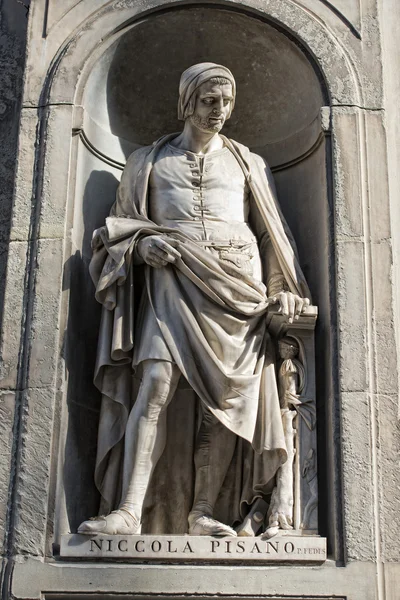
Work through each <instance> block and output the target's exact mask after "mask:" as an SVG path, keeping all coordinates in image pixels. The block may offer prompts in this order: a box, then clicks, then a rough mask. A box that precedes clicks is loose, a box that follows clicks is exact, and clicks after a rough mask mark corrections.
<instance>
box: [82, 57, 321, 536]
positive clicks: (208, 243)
mask: <svg viewBox="0 0 400 600" xmlns="http://www.w3.org/2000/svg"><path fill="white" fill-rule="evenodd" d="M235 97H236V84H235V80H234V77H233V75H232V73H231V71H230V70H229V69H227V68H226V67H224V66H221V65H217V64H214V63H201V64H197V65H194V66H192V67H190V68H188V69H187V70H186V71H185V72H184V73H183V74H182V76H181V80H180V86H179V103H178V116H179V118H180V119H181V120H183V121H184V128H183V131H182V132H181V133H179V134H177V133H175V134H170V135H166V136H163V137H162V138H160V139H159V140H158V141H157V142H155V143H154V144H153V145H152V146H149V147H144V148H140V149H139V150H136V151H135V152H134V153H133V154H132V155H131V156H130V157H129V159H128V161H127V165H126V167H125V170H124V172H123V175H122V179H121V183H120V186H119V189H118V194H117V200H116V202H115V204H114V205H113V208H112V210H111V213H110V216H109V217H108V218H107V220H106V224H105V226H104V227H102V228H100V229H99V230H96V231H95V232H94V236H93V244H92V246H93V258H92V262H91V267H90V272H91V276H92V278H93V281H94V282H95V285H96V299H97V300H98V301H99V302H100V303H101V304H102V306H103V308H102V321H101V326H100V332H99V345H98V353H97V364H96V373H95V384H96V386H97V387H98V388H99V389H100V391H101V392H102V395H103V399H102V408H101V415H100V425H99V434H98V455H97V465H96V474H95V478H96V484H97V486H98V488H99V490H100V493H101V495H102V497H103V500H105V502H104V504H103V506H106V507H107V510H106V512H108V514H105V515H102V516H99V517H95V518H92V519H90V520H88V521H85V522H83V523H82V524H81V525H80V527H79V530H78V532H79V533H83V534H91V535H92V534H97V533H99V534H107V535H113V534H134V533H137V532H139V531H140V526H141V519H142V512H143V503H144V501H145V496H146V492H147V491H148V488H149V485H150V481H151V476H152V473H153V471H154V468H155V466H156V464H157V462H158V461H159V459H160V457H161V455H162V453H163V449H164V446H165V437H166V418H165V415H166V408H167V406H168V404H169V403H170V402H171V400H172V399H173V397H174V394H175V392H176V390H177V388H178V384H179V380H180V379H182V378H184V380H186V382H187V383H188V384H189V386H190V387H191V389H192V390H194V392H195V394H196V395H197V397H198V399H199V402H200V405H201V408H202V419H201V422H200V423H199V426H198V430H197V441H196V449H195V453H194V457H193V460H194V465H195V481H194V484H193V504H192V509H191V511H190V513H189V515H187V522H188V530H187V531H188V533H189V534H192V535H213V536H236V535H237V534H238V527H236V529H235V528H234V525H235V522H234V520H235V519H234V518H233V517H232V518H231V517H228V516H226V517H225V518H221V519H220V520H219V519H217V518H216V515H215V505H216V503H217V500H218V496H219V494H220V491H221V489H222V488H223V486H224V481H225V479H226V476H227V473H228V470H229V468H230V465H231V463H232V460H233V458H234V456H235V453H237V449H238V443H237V441H238V440H239V441H240V442H241V443H242V444H241V455H240V460H239V461H237V462H236V464H237V465H240V469H237V470H236V471H235V473H236V474H237V475H236V484H235V489H234V490H233V489H232V490H231V493H230V494H228V496H229V497H230V498H231V499H232V500H231V501H232V502H233V503H234V504H235V507H234V512H235V511H236V513H237V514H239V518H245V516H246V514H247V513H249V510H250V509H251V506H252V505H253V504H254V503H255V502H257V501H258V502H260V500H261V499H262V497H263V493H264V491H265V490H267V489H269V491H270V492H271V491H272V488H271V485H272V487H273V485H274V479H275V476H276V474H277V472H278V470H279V469H280V467H281V466H282V465H283V464H284V463H285V461H286V460H287V458H288V450H287V443H286V440H285V435H286V437H287V433H285V431H284V426H283V423H282V416H281V406H280V401H279V394H278V385H277V378H276V372H275V361H274V343H273V340H272V339H271V336H270V334H269V332H268V330H267V326H266V313H267V311H268V307H269V306H271V305H272V304H277V303H278V304H279V307H280V310H281V312H282V314H283V315H285V316H286V318H287V319H288V321H289V322H293V320H295V319H298V317H299V315H300V314H301V313H302V311H304V310H305V308H306V307H307V306H308V305H309V304H310V299H311V297H310V292H309V289H308V286H307V283H306V281H305V279H304V276H303V274H302V271H301V268H300V266H299V262H298V258H297V253H296V246H295V243H294V240H293V238H292V235H291V233H290V231H289V229H288V226H287V224H286V222H285V220H284V218H283V216H282V214H281V212H280V209H279V206H278V204H277V200H276V193H275V187H274V183H273V180H272V177H271V173H270V170H269V168H268V166H267V165H266V163H265V162H264V160H263V159H262V158H261V157H259V156H257V155H255V154H252V153H251V152H250V151H249V150H248V148H246V147H245V146H243V145H241V144H239V143H237V142H235V141H233V140H230V139H227V138H226V137H224V136H223V135H221V134H220V131H221V129H222V127H223V125H224V123H225V121H226V120H227V119H229V117H230V116H231V113H232V110H233V108H234V105H235ZM139 273H142V274H143V273H144V285H143V284H140V281H139ZM140 285H142V288H141V289H143V292H142V296H141V300H140V303H139V307H138V308H136V307H135V306H134V303H135V289H137V288H138V287H140ZM132 370H134V371H136V372H137V373H140V374H141V384H140V387H139V389H138V391H137V393H136V395H135V397H133V393H132ZM285 412H288V410H287V408H286V411H285ZM289 412H290V411H289ZM236 458H237V457H236ZM278 492H279V490H278ZM263 502H264V501H263ZM264 504H265V502H264ZM289 504H290V502H289V503H288V502H287V498H283V497H282V498H281V497H279V493H278V497H276V493H275V497H274V519H275V521H276V522H277V523H278V524H279V523H284V524H285V523H286V524H287V525H288V526H290V519H291V515H286V516H285V514H286V513H285V511H286V508H285V507H286V506H287V505H289ZM259 505H260V504H259ZM282 507H283V508H282ZM170 510H171V511H174V510H178V508H177V507H176V506H171V507H170ZM289 510H290V507H289ZM282 511H283V513H285V514H283V516H282V515H281V514H280V513H281V512H282ZM226 514H228V513H226ZM254 514H255V520H257V519H259V520H260V519H262V516H260V514H261V513H260V512H259V511H256V512H255V513H254ZM228 519H230V522H227V520H228ZM275 521H274V523H275ZM249 530H251V527H250V529H249ZM170 533H174V532H173V531H171V532H170ZM239 534H240V533H239ZM244 535H247V533H244Z"/></svg>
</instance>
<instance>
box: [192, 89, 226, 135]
mask: <svg viewBox="0 0 400 600" xmlns="http://www.w3.org/2000/svg"><path fill="white" fill-rule="evenodd" d="M232 100H233V95H232V85H231V84H230V83H225V84H219V83H213V82H212V81H205V82H204V83H203V84H202V85H201V86H199V89H198V90H197V93H196V102H195V107H194V113H193V114H192V115H191V116H190V117H189V119H190V120H191V122H192V123H193V125H194V126H195V127H197V129H200V131H203V132H205V133H218V132H219V131H221V129H222V127H223V125H224V123H225V121H226V118H227V116H228V115H229V112H230V108H231V102H232Z"/></svg>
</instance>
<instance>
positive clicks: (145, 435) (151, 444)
mask: <svg viewBox="0 0 400 600" xmlns="http://www.w3.org/2000/svg"><path fill="white" fill-rule="evenodd" d="M179 377H180V371H179V369H178V367H177V366H176V365H175V364H173V363H171V362H168V361H161V360H146V361H144V362H143V377H142V382H141V385H140V388H139V392H138V395H137V398H136V402H135V404H134V405H133V408H132V410H131V413H130V415H129V419H128V423H127V426H126V430H125V456H124V474H123V492H122V502H121V504H120V506H119V508H118V510H115V511H112V512H111V513H110V514H109V515H107V516H106V517H99V518H96V519H92V520H90V521H84V523H82V524H81V525H80V527H79V529H78V532H79V533H85V534H96V533H101V534H107V535H118V534H132V533H136V532H137V531H138V529H139V526H140V519H141V515H142V507H143V502H144V497H145V495H146V491H147V488H148V485H149V482H150V478H151V475H152V473H153V470H154V467H155V466H156V464H157V462H158V460H159V458H160V456H161V454H162V452H163V450H164V446H165V409H166V408H167V406H168V404H169V402H170V401H171V399H172V397H173V395H174V393H175V390H176V388H177V385H178V381H179Z"/></svg>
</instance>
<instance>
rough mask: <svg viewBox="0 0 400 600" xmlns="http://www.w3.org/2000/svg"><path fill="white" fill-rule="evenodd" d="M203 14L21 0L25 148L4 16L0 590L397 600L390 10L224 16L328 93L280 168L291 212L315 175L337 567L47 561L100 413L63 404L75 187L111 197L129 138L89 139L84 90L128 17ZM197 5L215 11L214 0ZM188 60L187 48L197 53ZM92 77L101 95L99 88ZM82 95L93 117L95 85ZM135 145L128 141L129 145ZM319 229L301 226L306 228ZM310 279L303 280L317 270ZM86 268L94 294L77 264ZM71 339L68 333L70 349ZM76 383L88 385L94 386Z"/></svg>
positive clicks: (327, 459)
mask: <svg viewBox="0 0 400 600" xmlns="http://www.w3.org/2000/svg"><path fill="white" fill-rule="evenodd" d="M24 3H25V4H26V3H27V2H26V0H24ZM196 4H197V3H196V2H191V3H189V8H188V7H187V6H186V3H184V2H177V3H175V4H174V6H172V3H170V2H169V0H143V1H142V0H140V1H137V0H135V1H134V0H132V1H129V0H119V1H114V2H108V1H106V0H81V1H77V0H66V1H65V2H57V1H55V0H37V1H36V2H35V3H32V6H31V8H30V11H29V31H28V37H27V44H26V47H27V66H26V70H25V81H24V90H23V109H22V118H21V123H20V128H19V137H18V138H17V131H18V121H19V111H20V106H21V104H20V102H21V94H22V72H23V61H24V52H25V35H26V23H27V21H26V19H25V14H26V12H27V9H26V8H25V7H24V6H23V3H20V2H17V0H15V2H12V1H11V0H8V1H6V0H4V1H3V3H2V5H1V11H2V12H1V17H2V21H1V27H2V37H1V38H0V39H1V43H2V44H3V43H4V44H5V47H4V50H3V56H4V57H5V61H4V62H5V65H4V66H3V67H2V75H3V74H5V84H4V85H2V86H1V91H0V94H1V95H2V96H1V102H2V103H4V106H5V109H4V110H5V112H4V113H3V118H1V120H0V132H1V136H2V142H3V146H4V145H5V147H6V149H7V151H6V153H5V159H4V162H3V163H2V164H1V165H0V168H1V169H2V176H3V177H2V178H4V182H5V183H3V184H2V188H1V190H0V194H1V206H2V208H1V210H2V213H1V225H2V229H1V232H0V235H1V239H0V251H1V257H4V261H3V262H4V264H6V263H7V278H6V280H5V277H4V276H3V277H2V278H1V282H3V285H2V287H0V302H1V305H2V306H4V310H3V330H2V339H1V348H0V351H1V363H0V367H1V384H0V401H1V403H2V405H1V415H2V419H1V425H0V427H1V430H2V439H4V440H6V444H5V450H4V452H2V454H1V457H0V500H1V507H0V534H1V539H2V540H3V539H5V542H6V543H5V554H6V560H5V562H4V566H5V567H6V568H5V569H4V570H3V580H4V593H5V597H8V595H10V594H11V595H12V596H13V597H15V598H20V599H21V600H22V599H27V598H40V597H43V596H45V597H49V598H61V596H62V597H64V598H66V597H69V596H70V595H72V594H76V595H79V597H81V598H84V597H86V596H88V595H93V594H95V595H96V596H100V595H101V596H109V597H110V598H111V597H112V595H113V594H125V595H127V596H129V597H136V598H140V597H146V598H147V597H152V595H159V594H164V595H165V594H166V595H171V596H174V597H177V596H178V597H179V596H180V595H189V596H190V595H193V596H195V595H197V596H199V595H200V596H201V597H203V596H205V597H206V596H210V595H217V594H223V595H225V596H226V597H246V598H249V597H252V596H253V597H259V596H266V597H268V596H269V597H286V598H289V597H299V596H301V597H304V598H307V597H321V598H322V597H323V598H330V597H332V596H335V597H339V598H348V599H349V600H394V599H395V598H396V597H397V596H396V590H397V588H398V584H399V578H400V568H399V558H400V556H399V544H398V541H397V532H398V530H399V525H400V523H399V514H400V510H399V509H400V497H399V492H398V489H399V475H398V459H399V449H400V432H399V425H398V423H399V421H398V418H399V404H398V372H399V369H398V355H397V346H398V345H397V343H396V341H397V337H396V336H397V333H398V332H397V329H398V323H399V319H398V311H397V309H398V306H396V304H395V301H396V297H397V292H396V290H397V288H398V285H397V282H398V272H397V271H398V266H397V254H398V248H399V247H400V242H399V240H400V236H399V233H398V226H397V225H398V198H397V195H398V194H397V192H398V188H399V178H398V175H397V170H398V169H397V164H398V161H397V158H398V143H397V129H398V127H397V124H398V118H397V117H398V116H399V115H398V102H397V96H398V85H399V84H398V72H399V69H398V66H399V65H398V59H399V56H398V49H397V42H396V40H395V32H396V27H398V26H400V15H399V14H398V13H399V11H398V9H397V7H396V1H395V0H379V1H378V0H332V1H331V2H327V1H325V0H323V1H322V0H298V1H297V2H291V1H289V0H280V1H279V2H276V1H275V0H226V1H225V2H224V3H223V8H224V10H234V11H240V12H242V13H243V15H245V17H244V16H243V19H244V20H245V18H246V19H250V18H252V19H256V20H257V23H258V24H259V23H261V22H263V21H266V22H267V23H268V27H271V28H275V29H274V31H277V32H279V35H282V36H288V38H287V39H288V40H289V41H288V46H289V45H290V44H294V45H295V46H296V48H297V49H300V50H299V52H300V53H301V55H302V57H304V60H305V61H309V65H312V68H313V69H314V70H315V74H316V75H315V76H316V79H317V80H319V81H320V83H321V90H322V89H325V90H326V93H325V97H324V94H323V93H322V92H321V98H322V99H323V101H322V100H321V101H320V105H319V106H318V108H320V107H321V106H322V105H323V104H324V105H325V106H323V111H322V112H321V113H319V115H320V116H319V119H320V120H319V121H318V128H319V129H318V131H319V133H320V134H321V135H322V136H323V138H324V146H318V149H317V148H315V151H314V150H313V151H312V152H310V153H309V155H307V156H306V155H304V157H303V159H304V160H303V159H302V160H303V162H301V161H299V162H298V164H297V166H296V167H295V168H293V169H292V170H291V171H290V174H287V175H285V173H284V172H283V170H282V171H279V172H277V173H276V179H277V183H278V186H279V188H280V191H281V194H282V197H283V204H284V205H285V203H286V210H289V208H290V202H289V199H290V187H291V185H294V183H295V182H296V185H297V188H296V190H297V191H296V193H297V194H298V196H297V197H298V198H299V201H300V200H301V201H302V202H303V200H304V201H308V200H307V198H308V199H310V198H311V200H309V201H310V203H311V202H312V198H313V197H314V196H315V195H316V194H317V193H318V185H317V184H318V182H320V190H321V196H320V198H319V200H320V201H321V203H320V205H319V206H320V212H319V213H318V215H320V223H321V229H320V230H319V236H320V237H319V242H318V243H319V246H318V252H321V253H323V255H324V261H325V262H324V267H323V269H322V267H321V273H320V275H318V277H317V279H316V281H318V283H317V284H316V289H317V294H318V298H319V302H320V303H321V304H323V305H324V307H325V308H324V310H325V316H324V318H323V319H322V320H321V321H320V323H319V329H318V331H317V349H318V347H319V348H322V351H321V352H319V353H318V352H317V368H318V365H319V368H320V374H319V380H318V373H317V389H318V394H319V398H318V403H319V418H320V421H319V422H320V430H319V456H320V465H319V469H320V501H321V506H322V507H323V510H324V514H323V517H322V529H323V533H324V534H325V535H326V536H327V538H328V548H329V560H328V561H327V562H326V563H325V564H324V565H321V566H314V567H302V568H299V567H296V568H294V567H290V566H280V567H278V568H276V567H273V568H272V567H268V566H254V565H246V566H245V567H244V566H238V565H235V566H225V565H214V566H212V567H211V566H205V565H190V566H189V565H184V564H179V565H174V566H171V565H166V564H121V563H113V564H107V565H106V564H105V563H93V562H80V563H77V562H63V561H62V560H60V558H59V556H58V554H57V540H58V539H59V535H60V534H61V533H64V532H66V531H68V527H69V521H68V517H69V516H70V515H69V514H68V507H67V506H66V504H67V503H66V490H69V493H70V492H71V490H72V491H74V489H76V490H77V494H82V493H83V491H82V490H83V483H82V481H83V480H84V479H85V478H87V477H89V473H90V470H91V469H90V468H89V467H90V464H91V463H90V460H91V459H90V457H89V458H88V462H87V463H85V464H86V467H84V468H83V473H84V474H83V475H80V476H79V477H80V482H79V485H78V483H76V487H75V488H74V473H75V472H76V470H75V468H74V469H73V468H72V466H71V465H74V464H83V463H82V458H81V455H82V454H83V452H82V448H83V449H84V440H85V439H86V438H85V431H87V430H85V428H84V422H83V421H85V420H86V419H89V417H88V415H90V414H91V413H93V414H96V407H95V402H96V398H95V397H93V398H91V399H90V401H88V402H87V403H86V404H85V402H83V403H82V402H75V403H74V406H73V408H72V409H71V404H70V403H69V402H68V399H69V396H68V394H71V390H72V389H75V388H76V389H79V387H80V384H81V381H83V379H79V377H80V374H79V365H77V364H76V361H75V363H74V361H72V360H70V359H69V358H68V355H66V353H65V339H66V333H65V332H66V331H67V330H68V328H69V333H70V335H71V327H72V326H71V323H73V324H74V325H73V327H76V330H73V332H76V331H79V328H81V327H83V326H85V322H86V321H85V319H83V320H79V318H77V317H76V315H77V313H76V309H74V306H75V305H74V302H76V298H74V297H73V296H72V295H71V290H70V289H69V287H68V285H67V282H68V281H69V279H68V278H69V277H70V274H71V269H72V270H73V269H74V268H75V266H76V261H75V262H74V260H72V258H71V257H74V256H76V251H77V250H78V249H81V248H82V247H83V243H82V240H81V238H82V236H81V237H79V236H80V233H79V232H80V231H81V230H80V227H81V224H82V214H81V213H82V210H84V208H82V206H83V207H84V206H85V204H84V202H85V199H84V192H83V190H85V189H87V188H86V185H87V184H88V181H89V182H90V181H93V177H92V180H90V178H89V175H90V174H89V173H88V171H87V169H88V168H89V167H90V173H95V171H96V169H100V168H101V169H102V170H103V171H104V172H106V174H107V177H104V176H103V179H102V181H106V182H107V185H105V186H103V187H104V190H111V189H112V188H113V187H115V181H116V179H117V178H118V173H119V172H120V165H119V166H118V162H119V161H121V160H124V152H123V150H124V147H123V143H121V147H118V143H119V140H120V137H121V131H115V130H114V132H113V127H114V128H115V127H117V129H118V126H119V125H118V123H117V124H116V125H115V122H114V124H113V123H111V124H110V123H108V125H107V126H108V129H107V128H104V127H103V129H102V131H100V132H99V129H98V127H97V125H98V124H99V122H100V121H101V119H102V117H101V115H100V116H99V113H96V111H95V110H94V109H93V111H92V112H91V111H90V110H88V106H87V104H85V103H87V98H88V95H87V90H88V89H89V87H90V85H89V84H90V81H92V82H93V75H92V74H93V73H95V72H96V69H97V72H99V73H100V74H101V73H102V71H101V69H103V68H105V67H104V65H106V64H108V63H107V61H106V60H104V61H103V62H102V57H103V58H104V57H105V56H106V53H107V52H108V51H109V49H112V48H113V47H114V46H113V44H117V42H118V41H121V40H122V39H123V36H124V35H125V34H126V33H127V32H129V31H131V30H132V29H131V28H132V27H133V26H135V23H136V22H139V20H140V19H144V21H146V19H147V20H148V22H149V23H150V26H152V25H151V23H152V21H151V18H152V17H151V14H152V13H154V14H156V13H157V11H159V10H165V11H166V10H167V9H168V10H169V9H171V10H172V8H173V9H174V10H177V8H179V6H183V5H185V7H186V8H185V9H186V10H190V7H192V8H196V7H195V6H194V5H196ZM205 4H206V6H207V10H209V9H210V10H211V9H212V7H213V2H212V1H211V0H210V1H209V2H206V3H205ZM197 8H199V7H197ZM219 8H220V7H219ZM201 10H204V7H203V6H202V8H201ZM198 14H199V13H197V17H196V18H197V19H198ZM227 14H228V13H227ZM235 14H236V13H235ZM171 15H172V13H170V12H165V13H164V16H162V17H161V19H160V21H159V22H160V23H162V22H163V20H164V22H167V21H168V19H170V18H171ZM240 18H242V16H241V17H240ZM199 27H200V25H199V24H197V29H198V28H199ZM257 27H260V31H261V30H262V27H261V25H257ZM274 35H275V34H274ZM124 39H125V40H126V39H128V38H126V37H125V38H124ZM277 39H280V38H279V36H277ZM289 42H290V43H289ZM143 43H145V41H144V42H143ZM120 47H121V46H120ZM283 47H284V46H283ZM161 50H162V48H161ZM195 50H196V49H195V45H194V50H193V52H194V54H195ZM296 51H297V50H296ZM110 52H111V50H110ZM178 59H179V56H178V58H177V60H178ZM91 77H92V79H91ZM96 81H97V83H96V85H100V84H101V81H102V78H101V77H99V78H98V79H97V80H96ZM88 82H89V84H88ZM99 82H100V83H99ZM93 90H94V92H93V94H94V96H93V98H95V100H96V99H99V107H100V108H101V103H100V95H97V94H98V93H99V88H96V86H94V87H93ZM93 90H92V91H93ZM103 91H104V90H103ZM100 92H101V93H103V92H102V90H100ZM85 94H86V95H85ZM3 95H4V99H3ZM2 105H3V104H2ZM82 107H83V108H82ZM0 112H1V106H0ZM88 116H89V117H90V119H91V121H90V119H88ZM96 120H97V121H96ZM92 121H96V123H95V124H94V125H93V123H92ZM90 123H91V124H90ZM100 124H101V125H102V126H104V123H100ZM89 125H90V127H89ZM88 132H94V133H93V137H92V138H91V140H89V141H91V149H88V144H87V139H86V140H85V136H84V135H83V134H87V133H88ZM100 134H101V135H100ZM111 134H115V135H114V137H113V138H112V136H111ZM310 135H311V133H310ZM102 136H103V137H102ZM86 137H87V136H86ZM17 139H18V141H19V146H18V151H17ZM307 139H311V138H307ZM128 141H130V143H137V142H138V140H136V139H133V137H132V139H131V140H128ZM140 141H141V140H139V143H140ZM146 141H147V140H146ZM84 142H85V143H86V146H85V144H84ZM105 142H106V143H105ZM111 142H112V143H111ZM125 142H126V140H125ZM304 143H305V142H304ZM96 144H97V146H96ZM112 144H114V145H112ZM93 146H96V147H97V150H99V149H102V148H104V147H107V148H113V150H112V152H111V150H110V156H106V157H105V158H106V159H107V160H108V163H107V164H108V167H107V168H106V167H105V166H102V165H103V164H106V161H105V160H104V153H102V152H99V151H97V154H96V152H94V150H93ZM292 146H293V145H292ZM96 147H95V150H96ZM114 148H117V150H116V151H115V152H114ZM322 148H323V150H322ZM121 149H122V151H121ZM85 152H86V153H87V154H85ZM118 152H119V153H118ZM276 152H278V150H276ZM279 152H281V154H282V152H283V154H284V152H285V149H284V148H283V149H282V147H280V149H279ZM276 155H277V154H275V156H276ZM82 157H84V158H82ZM121 157H122V158H121ZM14 165H16V169H15V168H14ZM90 165H91V166H90ZM99 165H100V166H99ZM278 166H279V165H278ZM287 168H288V169H289V168H292V165H287ZM80 169H81V170H80ZM3 171H4V175H3ZM82 173H83V175H82ZM88 178H89V179H88ZM318 178H319V179H318ZM305 182H306V185H305ZM14 185H15V190H14V196H13V195H12V194H13V192H12V189H13V187H14ZM301 185H303V188H302V189H300V188H301ZM316 186H317V187H316ZM322 186H324V189H323V190H322ZM316 190H317V191H316ZM89 191H90V190H89ZM12 198H13V202H14V204H13V206H12ZM285 198H286V200H285ZM86 202H87V198H86ZM86 205H87V204H86ZM310 206H312V204H310ZM84 216H87V213H86V211H85V215H84ZM313 217H315V214H314V215H313ZM303 218H304V216H303ZM315 219H316V220H315V222H314V221H313V228H316V227H317V226H318V218H316V217H315ZM293 226H294V228H296V223H295V221H294V222H293ZM297 233H298V235H300V237H301V232H297ZM306 243H310V244H311V242H310V240H304V244H306ZM310 247H312V245H311V246H310ZM304 262H305V259H304ZM321 262H322V261H321ZM0 264H3V263H0ZM74 265H75V266H74ZM311 266H312V268H313V272H314V271H315V269H316V267H315V266H313V265H311ZM3 271H4V270H3ZM72 272H73V273H75V272H74V271H72ZM80 273H81V275H82V276H83V277H84V279H85V281H86V276H85V270H84V269H82V271H80ZM4 282H5V283H4ZM2 290H3V291H2ZM85 293H86V292H85ZM87 293H88V294H89V291H88V292H87ZM71 307H72V308H71ZM71 311H75V312H71ZM71 315H72V317H71ZM74 315H75V316H74ZM71 319H72V320H71ZM78 338H79V336H76V337H74V335H72V340H74V339H75V341H76V343H78V341H79V340H78ZM93 343H94V342H93ZM318 344H319V346H318ZM324 344H325V347H324ZM318 360H319V361H320V362H319V363H318ZM322 365H323V366H322ZM82 377H83V376H82ZM84 383H85V385H87V386H90V382H89V380H88V381H86V380H85V382H84ZM74 386H75V388H74ZM88 389H89V388H88ZM92 401H93V406H92V405H91V404H90V403H91V402H92ZM92 409H93V410H92ZM83 415H85V416H83ZM95 418H96V417H95ZM91 427H92V429H93V431H92V433H93V435H94V431H95V428H94V427H93V425H91ZM86 435H87V433H86ZM93 435H92V436H91V437H90V439H92V438H93ZM91 443H92V442H91ZM82 444H83V446H82ZM80 449H81V450H80ZM92 451H93V448H92V449H91V452H92ZM89 455H90V452H89ZM85 460H86V457H85ZM74 461H75V462H74ZM88 465H89V466H88ZM80 486H82V489H81V487H80ZM85 489H87V488H85ZM85 501H86V502H87V505H88V506H91V505H94V504H95V503H96V498H95V497H94V496H93V495H89V496H88V497H87V498H86V500H85ZM74 510H75V509H74ZM74 518H75V517H74ZM6 534H9V535H6ZM53 544H55V545H54V546H53ZM244 574H245V576H244Z"/></svg>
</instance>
